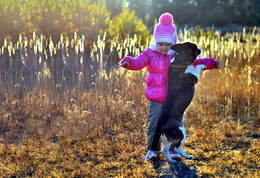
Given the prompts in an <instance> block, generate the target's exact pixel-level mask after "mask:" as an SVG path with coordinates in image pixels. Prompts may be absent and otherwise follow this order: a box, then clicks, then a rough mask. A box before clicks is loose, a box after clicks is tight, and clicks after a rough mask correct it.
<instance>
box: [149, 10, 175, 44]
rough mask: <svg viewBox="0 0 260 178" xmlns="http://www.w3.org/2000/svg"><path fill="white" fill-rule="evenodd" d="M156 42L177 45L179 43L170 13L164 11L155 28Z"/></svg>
mask: <svg viewBox="0 0 260 178" xmlns="http://www.w3.org/2000/svg"><path fill="white" fill-rule="evenodd" d="M154 42H155V43H159V42H166V43H171V44H172V45H175V44H176V43H177V34H176V29H175V27H174V25H173V17H172V15H171V14H170V13H164V14H162V15H161V16H160V18H159V23H158V24H157V25H156V26H155V29H154Z"/></svg>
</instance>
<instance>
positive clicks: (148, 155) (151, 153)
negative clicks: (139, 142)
mask: <svg viewBox="0 0 260 178" xmlns="http://www.w3.org/2000/svg"><path fill="white" fill-rule="evenodd" d="M154 152H155V151H153V150H149V151H148V152H147V154H146V157H145V161H144V162H146V161H147V160H149V159H151V157H153V155H154Z"/></svg>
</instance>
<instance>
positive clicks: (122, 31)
mask: <svg viewBox="0 0 260 178" xmlns="http://www.w3.org/2000/svg"><path fill="white" fill-rule="evenodd" d="M108 33H109V36H111V37H112V36H118V38H119V40H123V39H125V38H127V37H134V35H137V36H141V37H142V42H145V41H146V40H147V39H148V38H149V37H150V36H149V31H148V30H147V28H146V26H145V25H144V23H143V21H142V20H141V19H140V18H138V17H137V16H136V15H135V11H130V9H129V8H126V7H123V9H122V13H120V14H119V15H117V16H115V17H113V19H112V21H111V24H110V26H109V28H108Z"/></svg>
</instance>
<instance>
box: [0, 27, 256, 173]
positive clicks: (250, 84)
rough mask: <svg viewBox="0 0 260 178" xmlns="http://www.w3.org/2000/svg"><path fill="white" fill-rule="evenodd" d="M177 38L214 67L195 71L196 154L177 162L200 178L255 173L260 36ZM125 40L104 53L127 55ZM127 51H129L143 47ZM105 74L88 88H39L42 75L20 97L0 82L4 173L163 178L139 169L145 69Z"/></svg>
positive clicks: (192, 141) (191, 128) (191, 137)
mask: <svg viewBox="0 0 260 178" xmlns="http://www.w3.org/2000/svg"><path fill="white" fill-rule="evenodd" d="M202 34H203V33H202ZM178 35H179V41H180V42H182V41H191V42H195V43H196V44H198V46H199V47H200V48H201V49H202V56H200V57H207V56H212V57H214V58H216V59H218V60H220V63H221V68H220V69H219V70H212V71H203V72H202V75H201V78H200V81H199V84H197V88H196V93H195V97H194V100H193V101H192V103H191V105H190V106H189V108H188V109H187V111H186V114H185V127H186V130H187V136H188V138H187V140H186V143H185V146H184V151H186V152H187V153H188V154H193V155H194V156H195V158H194V159H192V160H187V159H183V160H182V161H183V163H184V164H185V165H186V166H187V167H189V168H190V169H192V170H195V171H196V174H197V175H198V176H203V177H213V176H216V177H230V176H231V177H259V175H260V172H259V163H260V160H259V157H260V155H259V150H260V144H259V134H260V133H259V124H260V123H259V118H260V112H259V98H260V97H259V73H260V64H259V58H260V53H259V49H260V32H259V30H257V29H256V28H255V29H254V30H253V32H250V33H246V32H245V31H244V32H243V33H235V32H234V33H229V34H226V35H225V36H220V32H218V31H215V32H214V34H213V35H212V36H210V37H208V36H203V35H202V36H200V37H196V36H195V35H194V31H193V30H187V29H185V30H184V31H182V32H179V34H178ZM131 40H134V39H128V41H125V43H124V44H121V43H119V42H116V41H115V42H114V44H111V50H116V51H117V53H118V55H119V56H120V55H122V54H121V52H122V51H129V52H130V51H131V50H130V49H132V48H133V47H132V46H131ZM99 43H100V44H99V47H98V43H97V48H100V45H101V42H99ZM113 45H114V47H115V46H119V45H120V46H119V48H118V49H115V48H113ZM130 46H131V47H130ZM142 48H145V47H144V46H143V47H142ZM126 49H127V50H126ZM93 50H94V48H93ZM134 50H135V52H133V51H132V53H133V55H137V54H138V53H139V52H140V51H142V49H134ZM101 52H102V50H101ZM99 55H103V59H102V60H105V59H108V58H106V55H105V54H100V53H99ZM92 57H93V56H92ZM120 57H121V56H120ZM93 58H94V57H93ZM103 62H104V61H103ZM104 70H105V68H99V71H98V72H97V73H98V74H99V75H97V76H96V78H95V80H94V81H92V82H94V83H93V85H92V86H93V87H91V88H90V89H88V90H84V88H83V89H82V86H81V85H78V86H77V87H73V88H70V89H68V90H62V91H58V90H54V89H53V88H51V87H49V88H48V87H46V86H48V82H44V80H43V79H42V80H41V81H38V82H39V83H38V85H37V86H35V87H33V88H32V89H30V90H26V92H25V91H24V90H22V89H21V88H19V87H17V86H13V87H12V86H11V87H10V85H9V87H8V86H6V85H4V84H1V92H0V101H1V106H0V125H1V127H0V155H1V157H0V175H1V176H5V177H12V176H18V177H42V176H49V177H65V176H67V177H110V176H111V177H156V176H162V175H165V176H166V175H169V174H163V173H162V172H161V171H158V170H157V169H155V168H154V166H153V164H152V163H151V162H148V163H146V164H145V163H144V157H145V154H146V150H145V147H146V131H147V124H148V119H147V113H148V101H147V100H146V98H145V96H144V89H145V75H146V71H145V70H142V71H126V70H124V69H120V70H111V71H110V72H108V73H107V72H104ZM1 82H3V81H1ZM41 82H43V83H41ZM40 84H42V86H44V87H39V86H41V85H40ZM161 159H162V161H164V162H165V164H168V163H167V161H166V159H165V158H164V157H163V156H161ZM172 175H174V173H172Z"/></svg>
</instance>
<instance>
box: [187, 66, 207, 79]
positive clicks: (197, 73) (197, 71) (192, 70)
mask: <svg viewBox="0 0 260 178" xmlns="http://www.w3.org/2000/svg"><path fill="white" fill-rule="evenodd" d="M206 67H207V66H205V65H204V64H200V65H197V66H196V67H195V68H194V67H193V65H190V66H188V67H187V69H186V70H185V73H186V74H187V73H191V74H193V75H195V76H196V77H197V79H199V76H200V71H201V70H202V69H203V68H206Z"/></svg>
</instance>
